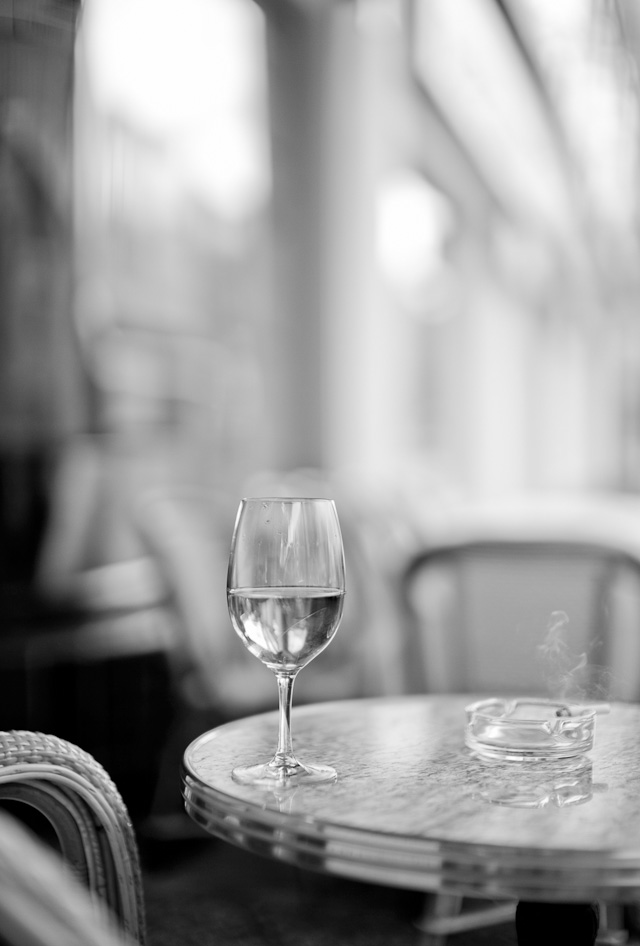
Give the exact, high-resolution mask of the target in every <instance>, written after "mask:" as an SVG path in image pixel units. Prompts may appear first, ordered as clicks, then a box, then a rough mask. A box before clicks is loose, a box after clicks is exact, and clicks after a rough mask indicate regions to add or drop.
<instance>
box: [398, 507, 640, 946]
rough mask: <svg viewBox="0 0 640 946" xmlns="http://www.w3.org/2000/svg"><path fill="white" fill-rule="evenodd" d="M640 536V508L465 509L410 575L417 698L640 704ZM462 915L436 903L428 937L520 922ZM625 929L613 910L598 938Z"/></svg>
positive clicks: (453, 903) (409, 622)
mask: <svg viewBox="0 0 640 946" xmlns="http://www.w3.org/2000/svg"><path fill="white" fill-rule="evenodd" d="M636 535H639V536H640V507H638V506H637V505H635V504H634V503H633V502H632V503H627V502H625V501H619V500H617V499H611V500H608V499H597V500H596V499H595V498H594V499H593V501H591V500H590V499H587V500H586V501H584V502H583V501H580V502H576V501H574V500H567V501H566V502H560V503H559V504H554V503H548V502H547V503H544V502H543V503H538V502H534V503H533V504H531V505H530V504H525V505H523V506H514V507H510V508H507V509H500V508H496V509H495V510H494V511H493V512H492V511H491V509H490V508H488V509H486V508H485V509H480V510H467V513H466V514H465V511H464V510H462V511H460V514H459V515H458V516H457V517H455V520H453V521H452V522H451V523H450V526H449V528H448V529H442V530H434V534H433V536H432V541H429V539H428V537H427V540H426V541H425V543H424V546H423V548H422V549H420V550H419V551H417V552H416V553H415V554H414V555H413V556H412V557H411V558H410V559H409V561H408V562H407V564H406V567H405V570H404V573H403V575H402V580H401V600H402V602H403V606H404V615H405V621H406V632H405V633H406V636H405V647H406V650H405V663H404V666H405V687H406V690H407V692H460V693H469V694H474V695H476V694H477V695H490V696H503V695H504V696H509V695H525V694H526V695H529V696H546V697H550V698H557V699H576V700H581V699H582V700H584V699H586V700H608V699H622V700H638V699H640V634H638V627H640V542H638V541H637V539H636ZM467 905H468V904H465V906H467ZM462 906H463V904H462V898H456V897H446V896H440V895H438V896H435V897H430V898H428V901H427V905H426V909H425V912H424V915H423V917H422V919H421V920H420V926H421V928H423V929H424V930H425V931H426V932H428V933H431V934H432V935H433V937H434V939H433V941H434V943H442V942H444V941H445V939H446V935H447V934H451V933H454V932H456V931H459V930H461V929H464V928H468V929H470V928H473V927H474V926H475V925H486V924H487V923H489V922H493V921H496V922H501V921H503V920H504V919H505V917H509V916H510V915H514V914H515V904H512V905H510V904H497V905H494V906H493V907H489V908H487V907H486V906H485V907H480V909H471V910H470V911H469V912H468V914H467V913H465V914H462V913H461V910H462ZM621 925H622V911H621V910H619V909H616V908H615V905H608V908H607V905H603V906H602V920H601V933H600V936H599V940H598V941H599V942H601V943H605V942H618V941H621V940H620V939H619V934H617V933H612V932H611V928H619V927H620V926H621ZM607 927H610V928H609V929H607ZM616 936H618V939H616V938H615V937H616ZM607 937H609V938H607Z"/></svg>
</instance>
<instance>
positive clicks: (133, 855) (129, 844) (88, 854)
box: [0, 730, 146, 944]
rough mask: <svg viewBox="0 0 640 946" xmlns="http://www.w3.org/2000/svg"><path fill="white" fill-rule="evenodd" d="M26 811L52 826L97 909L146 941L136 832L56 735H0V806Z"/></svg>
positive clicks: (97, 776)
mask: <svg viewBox="0 0 640 946" xmlns="http://www.w3.org/2000/svg"><path fill="white" fill-rule="evenodd" d="M3 800H5V801H11V802H20V803H23V804H26V805H29V806H31V807H32V808H34V809H36V810H37V811H39V812H40V813H41V815H43V816H44V817H45V818H46V819H47V821H48V822H49V823H50V824H51V826H52V828H53V830H54V832H55V835H56V836H57V840H58V843H59V847H60V851H61V853H62V855H63V858H64V859H65V861H66V862H67V863H68V864H69V865H70V867H71V870H72V872H73V874H75V876H76V878H77V879H78V880H80V881H82V882H83V884H84V885H85V887H88V889H89V891H90V892H91V894H92V896H93V899H94V900H95V901H96V903H99V904H106V905H107V907H108V908H109V910H110V912H111V913H112V914H113V915H114V916H115V917H116V918H117V919H118V920H119V923H120V925H121V927H122V929H123V930H124V932H125V933H126V935H128V936H129V937H130V938H131V939H132V940H137V941H138V942H139V943H141V944H143V943H144V942H145V938H146V927H145V913H144V900H143V889H142V881H141V871H140V860H139V854H138V847H137V842H136V837H135V834H134V829H133V826H132V824H131V821H130V819H129V814H128V811H127V808H126V806H125V804H124V801H123V800H122V797H121V795H120V793H119V792H118V789H117V788H116V786H115V784H114V783H113V781H112V780H111V778H110V776H109V775H108V774H107V772H106V771H105V770H104V768H103V767H102V766H101V765H100V764H99V763H98V762H97V761H96V760H95V759H94V758H93V756H91V755H89V753H87V752H84V751H83V750H82V749H79V748H78V747H77V746H75V745H73V744H72V743H70V742H67V741H66V740H64V739H60V738H58V737H56V736H51V735H45V734H43V733H36V732H27V731H22V730H19V731H15V730H14V731H11V732H0V802H2V801H3Z"/></svg>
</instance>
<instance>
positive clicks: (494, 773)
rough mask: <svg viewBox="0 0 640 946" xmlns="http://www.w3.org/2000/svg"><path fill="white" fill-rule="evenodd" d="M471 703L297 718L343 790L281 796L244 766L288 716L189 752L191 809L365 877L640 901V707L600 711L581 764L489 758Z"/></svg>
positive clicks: (265, 751)
mask: <svg viewBox="0 0 640 946" xmlns="http://www.w3.org/2000/svg"><path fill="white" fill-rule="evenodd" d="M470 699H471V698H470V697H465V696H431V697H427V696H408V697H399V698H384V699H366V700H347V701H341V702H335V703H324V704H316V705H313V706H303V707H298V708H295V707H294V710H293V717H292V721H293V736H294V747H295V749H296V753H297V755H298V757H299V758H300V760H301V761H302V762H304V761H310V762H312V761H322V762H327V763H330V764H331V765H333V766H335V767H336V768H337V770H338V773H339V778H338V781H337V782H336V783H335V784H330V785H318V786H302V787H300V788H297V789H293V790H289V791H283V792H282V793H273V792H271V791H265V790H263V789H255V788H251V787H246V786H241V785H238V784H236V783H235V782H234V781H233V780H232V778H231V770H232V768H233V767H234V766H235V765H238V764H240V765H242V764H247V763H251V762H256V761H262V760H266V759H267V758H269V757H270V756H271V755H272V754H273V750H274V748H275V742H276V735H277V715H276V713H275V712H274V713H265V714H262V715H260V716H253V717H249V718H247V719H243V720H239V721H236V722H233V723H228V724H226V725H224V726H220V727H218V728H217V729H213V730H211V731H210V732H208V733H204V734H203V735H202V736H201V737H199V738H198V739H196V740H195V741H194V742H193V743H192V744H191V745H190V746H189V747H188V748H187V750H186V752H185V756H184V765H183V783H184V797H185V806H186V810H187V812H188V813H189V814H190V815H191V817H192V818H193V819H194V820H195V821H196V822H198V823H199V824H200V825H202V826H203V827H204V828H205V829H207V830H208V831H210V832H211V833H212V834H215V835H217V836H219V837H222V838H224V839H226V840H228V841H230V842H232V843H234V844H237V845H239V846H241V847H244V848H246V849H248V850H252V851H255V852H256V853H260V854H264V855H267V856H270V857H276V858H279V859H282V860H287V861H289V862H292V863H295V864H298V865H300V866H304V867H309V868H312V869H317V870H323V871H327V872H332V873H336V874H340V875H342V876H349V877H353V878H357V879H360V880H365V881H373V882H377V883H382V884H385V885H397V886H400V887H406V888H415V889H424V890H442V891H451V892H457V893H463V894H468V895H477V896H483V897H485V896H486V897H515V898H520V899H525V898H526V899H533V900H535V899H538V900H559V901H569V900H571V901H578V900H588V899H597V898H601V899H611V900H626V901H628V900H633V899H637V898H640V705H635V704H613V705H612V707H611V712H610V713H609V714H608V715H604V716H598V718H597V722H596V735H595V745H594V748H593V749H592V751H591V752H590V753H589V754H588V755H587V756H585V757H583V759H582V760H581V761H579V762H576V761H573V762H571V763H569V762H565V763H540V762H538V763H530V762H529V763H513V762H501V763H497V762H488V761H482V760H481V759H479V758H478V757H476V756H474V755H473V754H472V753H471V752H470V751H469V750H468V749H467V748H466V747H465V745H464V727H465V723H466V717H465V713H464V707H465V705H466V704H467V703H468V702H470Z"/></svg>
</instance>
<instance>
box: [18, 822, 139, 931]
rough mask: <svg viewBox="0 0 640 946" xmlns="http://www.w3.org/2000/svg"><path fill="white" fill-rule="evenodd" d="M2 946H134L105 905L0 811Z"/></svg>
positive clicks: (53, 853)
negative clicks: (94, 897) (92, 896)
mask: <svg viewBox="0 0 640 946" xmlns="http://www.w3.org/2000/svg"><path fill="white" fill-rule="evenodd" d="M0 930H1V931H2V934H1V935H2V943H3V944H4V946H135V943H134V941H133V940H132V939H130V938H129V937H128V936H127V935H126V933H125V932H124V930H122V928H121V927H120V926H118V925H117V923H116V921H115V918H114V917H113V915H112V914H110V913H109V911H108V910H107V908H106V906H105V905H104V904H103V903H101V902H96V901H95V900H94V899H92V898H91V896H90V895H89V892H88V891H87V890H86V888H85V887H84V886H83V885H82V884H81V883H80V882H79V881H78V880H77V879H76V878H75V877H74V876H73V874H71V873H70V872H68V871H65V870H64V869H61V863H60V858H59V857H56V855H55V852H54V851H52V850H51V848H50V847H49V846H48V845H46V844H44V843H43V842H42V840H41V839H40V838H38V837H36V836H35V835H34V834H33V833H32V832H31V831H29V830H27V829H26V828H25V826H24V825H23V824H22V823H21V822H20V821H19V820H18V819H16V818H13V817H11V815H9V814H8V813H6V812H0Z"/></svg>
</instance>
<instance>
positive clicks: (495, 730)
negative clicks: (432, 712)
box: [465, 699, 596, 762]
mask: <svg viewBox="0 0 640 946" xmlns="http://www.w3.org/2000/svg"><path fill="white" fill-rule="evenodd" d="M465 712H466V714H467V726H466V730H465V744H466V745H467V746H468V747H469V748H470V749H472V750H473V751H474V752H476V753H478V755H480V756H482V757H484V758H487V759H509V760H512V761H515V762H526V761H534V762H535V761H538V760H541V759H543V760H553V759H572V758H575V757H576V756H580V755H583V754H584V753H585V752H588V751H589V750H590V749H591V748H593V739H594V732H595V720H596V709H595V707H593V706H584V705H581V704H579V703H569V702H561V701H555V700H545V699H486V700H480V701H478V702H476V703H470V704H469V705H468V706H467V707H465Z"/></svg>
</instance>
